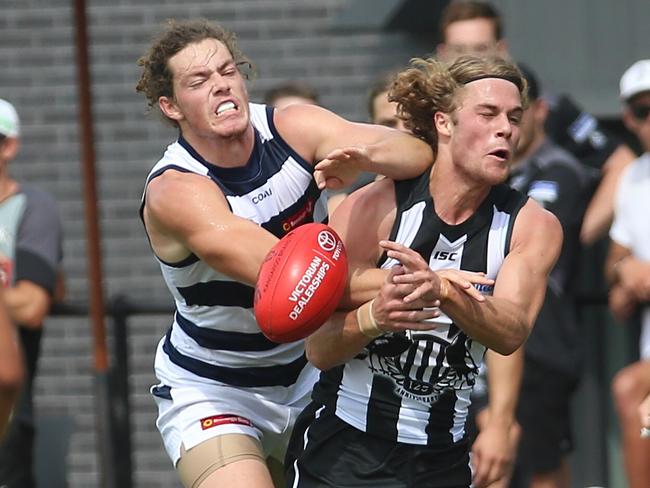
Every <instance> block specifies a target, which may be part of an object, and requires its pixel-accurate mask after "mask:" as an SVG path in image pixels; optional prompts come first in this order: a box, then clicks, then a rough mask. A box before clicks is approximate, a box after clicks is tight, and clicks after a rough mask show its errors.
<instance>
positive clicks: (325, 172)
mask: <svg viewBox="0 0 650 488" xmlns="http://www.w3.org/2000/svg"><path fill="white" fill-rule="evenodd" d="M370 164H371V161H370V156H369V154H368V150H367V149H366V148H365V147H361V146H359V147H357V146H351V147H344V148H341V149H335V150H334V151H332V152H331V153H329V154H328V155H327V156H326V157H325V159H322V160H321V161H319V162H318V163H317V164H316V166H314V179H315V180H316V184H317V185H318V188H320V189H321V190H322V189H324V188H328V189H330V190H339V189H341V188H343V187H346V186H348V185H351V184H352V183H354V180H356V179H357V177H358V176H359V173H360V172H361V170H362V169H363V168H367V167H368V166H370Z"/></svg>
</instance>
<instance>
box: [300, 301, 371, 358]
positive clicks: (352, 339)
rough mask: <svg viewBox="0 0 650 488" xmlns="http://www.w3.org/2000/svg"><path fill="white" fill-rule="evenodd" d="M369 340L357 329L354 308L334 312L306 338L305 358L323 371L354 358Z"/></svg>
mask: <svg viewBox="0 0 650 488" xmlns="http://www.w3.org/2000/svg"><path fill="white" fill-rule="evenodd" d="M370 340H371V339H370V338H369V337H366V336H365V335H363V334H362V333H361V331H360V329H359V324H358V322H357V311H356V309H355V310H351V311H349V312H336V313H335V314H334V315H333V316H332V317H330V319H329V320H328V321H327V322H326V323H325V324H324V325H323V326H321V327H320V328H319V329H318V330H317V331H316V332H314V333H313V334H312V335H310V336H309V337H308V338H307V340H306V343H305V349H306V353H307V359H308V360H309V362H311V363H312V364H313V365H314V366H316V367H317V368H318V369H320V370H323V371H324V370H327V369H330V368H333V367H334V366H338V365H339V364H343V363H345V362H347V361H349V360H350V359H352V358H354V357H355V356H356V355H357V354H359V353H360V352H361V351H362V350H363V348H364V347H365V346H366V345H367V344H368V343H369V342H370Z"/></svg>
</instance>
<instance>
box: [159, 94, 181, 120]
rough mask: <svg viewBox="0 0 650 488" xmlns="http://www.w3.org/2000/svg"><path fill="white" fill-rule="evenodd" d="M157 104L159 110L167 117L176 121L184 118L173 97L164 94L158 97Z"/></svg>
mask: <svg viewBox="0 0 650 488" xmlns="http://www.w3.org/2000/svg"><path fill="white" fill-rule="evenodd" d="M158 106H159V107H160V111H161V112H162V113H163V114H164V115H165V117H167V118H170V119H172V120H175V121H176V122H178V121H180V120H183V119H184V118H185V117H184V116H183V112H182V111H181V110H180V108H179V107H178V105H177V104H176V101H175V100H174V99H173V98H170V97H165V96H162V97H160V98H158Z"/></svg>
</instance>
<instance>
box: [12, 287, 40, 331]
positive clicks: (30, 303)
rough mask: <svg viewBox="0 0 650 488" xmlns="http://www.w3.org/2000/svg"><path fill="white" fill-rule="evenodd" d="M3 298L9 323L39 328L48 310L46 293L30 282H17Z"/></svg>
mask: <svg viewBox="0 0 650 488" xmlns="http://www.w3.org/2000/svg"><path fill="white" fill-rule="evenodd" d="M4 298H5V304H6V305H7V312H8V313H9V317H10V319H11V321H12V322H13V323H15V324H19V325H21V326H23V327H28V328H39V327H41V325H42V324H43V320H45V317H46V316H47V314H48V312H49V310H50V303H51V299H50V296H49V295H48V293H47V292H46V291H45V289H43V288H41V287H40V286H39V285H36V284H34V283H32V282H30V281H19V282H18V283H16V285H15V286H13V287H10V288H7V289H6V290H5V292H4Z"/></svg>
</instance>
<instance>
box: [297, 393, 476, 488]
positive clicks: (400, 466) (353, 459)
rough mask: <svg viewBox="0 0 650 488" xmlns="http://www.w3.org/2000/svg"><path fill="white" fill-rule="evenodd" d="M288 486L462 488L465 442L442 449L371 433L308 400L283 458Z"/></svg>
mask: <svg viewBox="0 0 650 488" xmlns="http://www.w3.org/2000/svg"><path fill="white" fill-rule="evenodd" d="M285 467H286V469H287V487H292V488H322V487H331V488H347V487H372V488H384V487H385V488H388V487H390V488H416V487H417V488H423V487H427V488H452V487H453V488H466V487H469V485H470V482H471V471H470V467H469V452H468V444H467V441H466V440H463V441H461V442H458V443H456V444H453V445H451V446H448V447H445V448H433V447H427V446H420V445H414V444H404V443H398V442H395V441H392V440H389V439H383V438H380V437H376V436H371V435H369V434H366V433H365V432H362V431H360V430H358V429H355V428H354V427H352V426H350V425H349V424H347V423H345V422H343V421H342V420H341V419H339V418H338V417H337V416H336V415H334V413H333V411H332V410H331V409H330V408H325V407H321V406H320V405H318V404H315V403H314V402H312V403H311V404H310V405H309V406H308V407H307V408H306V409H305V410H303V412H302V413H301V414H300V416H299V417H298V420H297V422H296V425H295V427H294V430H293V434H292V436H291V442H290V443H289V448H288V450H287V457H286V459H285Z"/></svg>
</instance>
